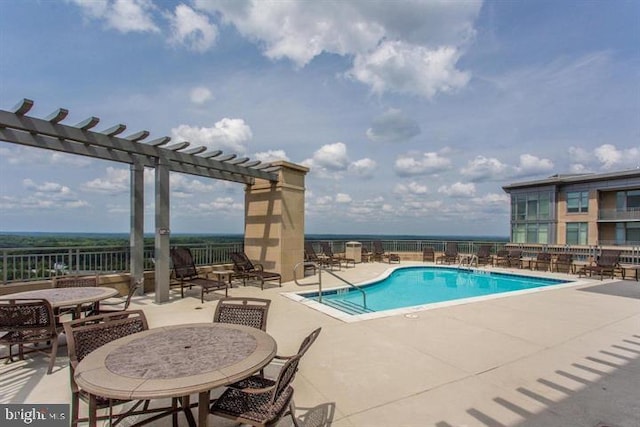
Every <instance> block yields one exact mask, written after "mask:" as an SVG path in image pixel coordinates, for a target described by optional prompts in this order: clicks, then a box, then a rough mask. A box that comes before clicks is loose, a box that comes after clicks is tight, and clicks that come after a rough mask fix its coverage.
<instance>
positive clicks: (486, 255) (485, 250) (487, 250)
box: [476, 245, 492, 265]
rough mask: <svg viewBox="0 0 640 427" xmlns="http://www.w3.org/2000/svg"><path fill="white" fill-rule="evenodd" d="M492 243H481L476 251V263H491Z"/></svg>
mask: <svg viewBox="0 0 640 427" xmlns="http://www.w3.org/2000/svg"><path fill="white" fill-rule="evenodd" d="M491 261H492V259H491V245H480V246H479V247H478V251H477V252H476V265H486V264H491Z"/></svg>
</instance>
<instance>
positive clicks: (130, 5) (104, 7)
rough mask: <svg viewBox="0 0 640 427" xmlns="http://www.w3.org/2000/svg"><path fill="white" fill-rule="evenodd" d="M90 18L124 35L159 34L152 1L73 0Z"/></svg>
mask: <svg viewBox="0 0 640 427" xmlns="http://www.w3.org/2000/svg"><path fill="white" fill-rule="evenodd" d="M71 1H72V2H73V3H75V4H77V5H78V6H80V7H81V8H82V10H83V12H84V13H85V15H86V16H87V17H88V18H91V19H97V20H103V21H104V22H105V24H106V26H107V27H108V28H113V29H115V30H117V31H120V32H122V33H128V32H159V31H160V29H159V28H158V27H157V26H156V24H155V23H154V22H153V16H152V12H153V11H154V10H155V6H154V4H153V2H152V1H151V0H71Z"/></svg>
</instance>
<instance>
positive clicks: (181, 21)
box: [169, 4, 218, 52]
mask: <svg viewBox="0 0 640 427" xmlns="http://www.w3.org/2000/svg"><path fill="white" fill-rule="evenodd" d="M169 22H170V24H171V33H172V34H171V37H170V39H169V41H170V42H171V43H172V44H176V45H184V46H186V47H187V48H188V49H190V50H193V51H195V52H205V51H207V50H209V49H210V48H211V47H212V46H213V45H214V44H215V42H216V38H217V37H218V28H217V27H216V26H215V25H213V24H211V23H210V22H209V18H208V17H207V15H205V14H202V13H198V12H196V11H195V10H193V9H191V8H190V7H189V6H187V5H185V4H179V5H178V6H176V10H175V14H174V15H171V16H169Z"/></svg>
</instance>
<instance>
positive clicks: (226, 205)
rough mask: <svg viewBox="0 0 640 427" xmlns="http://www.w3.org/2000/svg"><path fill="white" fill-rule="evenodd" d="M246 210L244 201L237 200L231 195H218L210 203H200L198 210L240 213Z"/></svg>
mask: <svg viewBox="0 0 640 427" xmlns="http://www.w3.org/2000/svg"><path fill="white" fill-rule="evenodd" d="M243 210H244V203H240V202H237V201H235V200H234V199H233V198H231V197H217V198H215V199H214V200H212V201H211V202H209V203H199V204H198V206H197V211H199V212H202V211H205V212H231V213H236V214H237V213H240V212H242V211H243Z"/></svg>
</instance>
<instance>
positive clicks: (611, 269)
mask: <svg viewBox="0 0 640 427" xmlns="http://www.w3.org/2000/svg"><path fill="white" fill-rule="evenodd" d="M620 254H622V251H621V250H617V249H602V251H601V252H600V255H599V256H598V258H597V259H596V263H595V265H586V266H584V267H582V268H581V269H580V271H578V277H582V275H585V276H586V275H587V274H589V277H591V276H592V275H593V274H594V273H596V274H600V280H602V279H603V278H604V275H605V274H610V275H611V278H612V279H613V277H614V275H615V271H616V268H618V267H619V264H620Z"/></svg>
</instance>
